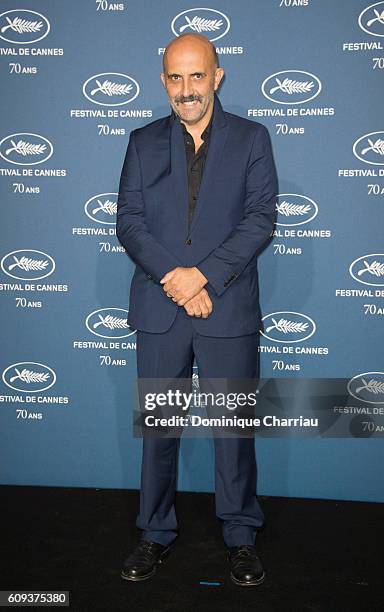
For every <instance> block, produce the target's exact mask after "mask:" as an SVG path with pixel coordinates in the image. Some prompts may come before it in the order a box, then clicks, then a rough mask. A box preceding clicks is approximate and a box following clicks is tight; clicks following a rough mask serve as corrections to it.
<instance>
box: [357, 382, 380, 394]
mask: <svg viewBox="0 0 384 612" xmlns="http://www.w3.org/2000/svg"><path fill="white" fill-rule="evenodd" d="M361 382H362V383H363V386H362V387H357V388H356V393H359V391H363V390H365V391H368V392H369V393H374V394H375V395H378V394H379V393H384V382H382V381H379V380H375V379H374V378H371V380H369V381H368V382H367V381H366V380H365V379H364V378H362V379H361Z"/></svg>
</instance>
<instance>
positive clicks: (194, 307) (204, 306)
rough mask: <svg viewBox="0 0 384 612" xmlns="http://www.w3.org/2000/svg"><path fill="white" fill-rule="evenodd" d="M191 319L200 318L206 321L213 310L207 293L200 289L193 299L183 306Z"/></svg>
mask: <svg viewBox="0 0 384 612" xmlns="http://www.w3.org/2000/svg"><path fill="white" fill-rule="evenodd" d="M183 308H185V310H186V311H187V314H189V316H191V317H202V318H203V319H206V318H207V317H209V315H210V314H211V312H212V310H213V305H212V300H211V298H210V297H209V294H208V291H207V290H206V289H202V290H201V291H200V292H199V293H198V294H197V295H195V297H193V298H191V299H190V300H188V302H186V303H185V304H184V306H183Z"/></svg>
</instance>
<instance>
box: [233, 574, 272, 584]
mask: <svg viewBox="0 0 384 612" xmlns="http://www.w3.org/2000/svg"><path fill="white" fill-rule="evenodd" d="M230 575H231V580H232V582H234V583H235V584H236V585H237V586H244V587H247V586H259V584H262V583H263V582H264V580H265V572H264V573H263V575H262V576H260V578H258V579H257V580H253V581H252V582H241V580H237V578H235V577H234V575H233V574H232V572H231V574H230Z"/></svg>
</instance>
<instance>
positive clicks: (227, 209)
mask: <svg viewBox="0 0 384 612" xmlns="http://www.w3.org/2000/svg"><path fill="white" fill-rule="evenodd" d="M276 193H277V184H276V171H275V166H274V162H273V157H272V153H271V145H270V139H269V135H268V131H267V129H266V128H265V127H264V126H263V125H261V124H260V123H256V122H253V121H249V120H248V119H243V118H242V117H237V116H236V115H232V114H230V113H226V112H224V111H223V109H222V107H221V104H220V101H219V99H218V97H217V96H216V95H215V104H214V114H213V120H212V131H211V137H210V143H209V147H208V154H207V159H206V163H205V168H204V174H203V178H202V182H201V186H200V191H199V196H198V199H197V202H196V208H195V212H194V216H193V220H192V224H191V227H190V229H189V231H188V182H187V164H186V155H185V148H184V139H183V133H182V129H181V125H180V123H179V121H172V120H171V118H170V117H165V118H163V119H159V120H158V121H154V122H153V123H150V124H149V125H147V126H145V127H144V128H140V129H137V130H134V131H133V132H132V133H131V137H130V141H129V145H128V149H127V153H126V156H125V160H124V165H123V170H122V174H121V180H120V187H119V198H118V210H117V235H118V238H119V240H120V241H121V243H122V244H123V246H124V247H125V249H126V250H127V252H128V254H129V255H130V257H131V258H132V260H133V261H134V262H135V263H136V270H135V273H134V275H133V279H132V283H131V291H130V300H129V316H128V323H129V324H130V325H131V327H133V328H134V329H140V330H143V331H147V332H155V333H156V332H164V331H166V330H167V329H169V327H170V326H171V325H172V323H173V321H174V319H175V317H176V313H177V310H178V308H179V307H178V306H177V304H175V302H173V301H172V300H171V299H170V298H168V297H167V296H166V295H165V293H164V290H163V287H162V285H161V284H159V280H160V279H161V278H162V277H163V276H164V274H165V273H166V272H168V271H169V270H171V269H172V268H176V267H177V266H186V267H192V266H196V267H197V268H199V270H200V271H201V272H202V273H203V274H204V275H205V276H206V278H207V279H208V281H209V283H208V285H206V286H205V288H206V289H207V291H208V293H209V295H210V297H211V300H212V302H213V312H212V314H211V315H210V316H209V317H208V318H207V319H201V318H194V319H193V326H194V328H195V329H196V330H197V331H198V332H199V333H200V334H204V335H208V336H222V337H229V336H241V335H243V334H250V333H252V332H256V331H258V329H259V327H260V309H259V288H258V275H257V254H258V251H259V250H260V248H261V247H263V245H264V244H265V242H266V241H267V239H268V237H269V236H270V234H271V232H272V229H273V224H274V221H275V218H276V204H275V196H276Z"/></svg>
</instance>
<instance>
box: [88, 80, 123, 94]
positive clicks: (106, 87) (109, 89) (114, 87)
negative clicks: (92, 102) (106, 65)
mask: <svg viewBox="0 0 384 612" xmlns="http://www.w3.org/2000/svg"><path fill="white" fill-rule="evenodd" d="M96 83H97V85H98V86H97V87H95V89H92V91H91V96H94V95H95V94H96V93H97V92H98V91H101V92H102V93H103V94H105V95H106V96H125V95H127V94H128V93H129V92H130V90H131V89H132V84H131V83H114V82H113V81H109V80H108V79H105V80H104V81H103V82H102V83H101V82H100V81H99V80H98V79H96Z"/></svg>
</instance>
